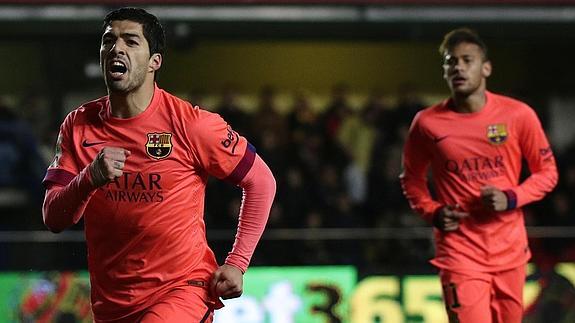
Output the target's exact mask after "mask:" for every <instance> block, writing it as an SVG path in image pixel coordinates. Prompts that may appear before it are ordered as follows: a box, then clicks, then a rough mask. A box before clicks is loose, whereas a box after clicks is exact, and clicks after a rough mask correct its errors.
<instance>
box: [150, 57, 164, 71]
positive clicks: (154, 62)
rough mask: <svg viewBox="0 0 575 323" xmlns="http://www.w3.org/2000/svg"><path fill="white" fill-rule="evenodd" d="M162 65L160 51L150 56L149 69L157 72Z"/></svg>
mask: <svg viewBox="0 0 575 323" xmlns="http://www.w3.org/2000/svg"><path fill="white" fill-rule="evenodd" d="M160 67H162V55H161V54H158V53H156V54H153V55H152V57H150V62H149V65H148V68H149V71H150V72H155V71H157V70H159V69H160Z"/></svg>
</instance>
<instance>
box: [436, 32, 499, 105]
mask: <svg viewBox="0 0 575 323" xmlns="http://www.w3.org/2000/svg"><path fill="white" fill-rule="evenodd" d="M489 75H491V63H490V62H489V61H488V60H486V59H485V54H484V53H483V51H482V50H481V48H480V47H479V46H478V45H476V44H473V43H468V42H462V43H459V44H457V45H455V46H454V47H453V48H451V49H449V50H447V51H445V54H444V56H443V78H444V79H445V80H446V81H447V85H448V86H449V89H450V90H451V93H452V95H454V96H462V97H467V96H469V95H471V94H474V93H477V92H481V91H484V90H485V87H486V79H487V77H489Z"/></svg>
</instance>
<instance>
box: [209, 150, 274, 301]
mask: <svg viewBox="0 0 575 323" xmlns="http://www.w3.org/2000/svg"><path fill="white" fill-rule="evenodd" d="M239 186H240V187H241V188H242V189H243V199H242V204H241V207H240V215H239V223H238V229H237V233H236V237H235V241H234V245H233V248H232V251H231V252H230V253H229V254H228V256H227V258H226V261H225V264H224V265H223V266H221V267H220V268H219V269H218V270H217V271H216V272H215V273H214V277H213V279H212V292H213V293H214V295H217V296H220V297H222V298H224V299H227V298H233V297H238V296H240V295H241V294H242V290H243V286H242V285H243V277H242V276H243V273H245V271H246V270H247V268H248V265H249V263H250V259H251V258H252V255H253V253H254V251H255V249H256V246H257V244H258V241H259V240H260V237H261V236H262V233H263V231H264V229H265V226H266V223H267V220H268V216H269V213H270V209H271V206H272V202H273V199H274V196H275V191H276V182H275V179H274V176H273V174H272V172H271V170H270V169H269V167H268V166H267V165H266V163H265V162H264V161H263V160H262V159H261V158H260V157H259V156H258V155H257V154H256V155H255V158H254V161H253V165H252V166H251V168H250V170H249V171H248V172H247V174H246V175H245V177H244V178H243V179H242V180H241V181H240V183H239Z"/></svg>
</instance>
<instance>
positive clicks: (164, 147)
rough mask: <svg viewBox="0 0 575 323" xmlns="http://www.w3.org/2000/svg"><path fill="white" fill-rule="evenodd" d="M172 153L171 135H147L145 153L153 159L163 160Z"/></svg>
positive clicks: (163, 133) (164, 133)
mask: <svg viewBox="0 0 575 323" xmlns="http://www.w3.org/2000/svg"><path fill="white" fill-rule="evenodd" d="M171 152H172V134H171V133H166V132H162V133H156V132H154V133H149V134H148V142H147V143H146V153H147V154H148V156H150V157H152V158H154V159H164V158H166V157H168V156H169V155H170V153H171Z"/></svg>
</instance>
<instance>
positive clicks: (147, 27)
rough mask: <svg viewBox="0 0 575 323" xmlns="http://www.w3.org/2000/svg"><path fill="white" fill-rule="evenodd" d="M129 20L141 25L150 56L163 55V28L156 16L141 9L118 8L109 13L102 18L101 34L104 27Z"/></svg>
mask: <svg viewBox="0 0 575 323" xmlns="http://www.w3.org/2000/svg"><path fill="white" fill-rule="evenodd" d="M119 20H129V21H133V22H137V23H139V24H141V25H142V30H143V32H144V37H145V38H146V40H147V41H148V47H149V49H150V55H152V54H156V53H158V54H160V55H162V56H163V55H164V51H165V47H166V34H165V33H164V27H162V24H161V23H160V21H159V20H158V18H157V17H156V16H154V15H153V14H151V13H149V12H147V11H146V10H144V9H141V8H131V7H125V8H119V9H116V10H113V11H111V12H109V13H108V14H107V15H106V17H104V24H103V25H102V32H103V31H104V30H106V27H108V26H110V25H111V24H112V21H119Z"/></svg>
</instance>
